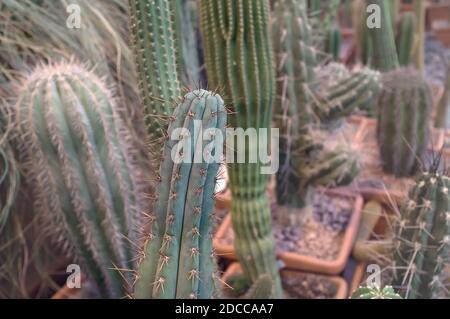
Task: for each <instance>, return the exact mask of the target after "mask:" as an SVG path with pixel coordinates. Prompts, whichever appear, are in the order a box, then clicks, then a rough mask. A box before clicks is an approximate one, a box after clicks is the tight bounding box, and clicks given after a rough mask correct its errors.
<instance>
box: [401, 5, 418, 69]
mask: <svg viewBox="0 0 450 319" xmlns="http://www.w3.org/2000/svg"><path fill="white" fill-rule="evenodd" d="M415 25H416V17H415V16H414V14H413V13H412V12H405V13H404V14H403V16H402V19H401V21H400V30H399V33H398V36H397V39H398V40H397V43H398V48H397V51H398V59H399V63H400V65H404V66H406V65H409V64H410V63H411V58H412V53H413V47H414V37H415V33H414V29H415Z"/></svg>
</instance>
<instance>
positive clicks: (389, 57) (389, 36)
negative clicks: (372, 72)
mask: <svg viewBox="0 0 450 319" xmlns="http://www.w3.org/2000/svg"><path fill="white" fill-rule="evenodd" d="M367 5H376V6H378V7H379V8H380V9H381V12H380V13H381V17H380V19H381V26H380V28H370V29H369V34H370V35H371V37H372V49H373V58H372V65H373V67H374V68H375V69H377V70H379V71H382V72H386V71H390V70H393V69H396V68H397V67H398V66H399V61H398V56H397V49H396V46H395V37H394V30H393V24H392V18H391V12H390V11H391V10H390V5H389V1H385V0H368V1H367Z"/></svg>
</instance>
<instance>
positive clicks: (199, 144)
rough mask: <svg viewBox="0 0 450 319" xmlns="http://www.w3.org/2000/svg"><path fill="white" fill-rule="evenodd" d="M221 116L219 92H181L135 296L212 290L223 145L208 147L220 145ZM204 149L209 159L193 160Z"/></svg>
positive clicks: (172, 295)
mask: <svg viewBox="0 0 450 319" xmlns="http://www.w3.org/2000/svg"><path fill="white" fill-rule="evenodd" d="M226 119H227V116H226V109H225V107H224V103H223V100H222V99H221V97H220V96H218V95H217V94H215V93H212V92H208V91H205V90H196V91H192V92H190V93H188V94H186V95H185V96H184V98H183V101H182V102H181V103H180V104H179V105H178V107H177V108H176V109H175V111H174V113H173V116H172V117H171V122H170V125H169V131H168V136H169V137H170V139H169V140H167V141H166V143H165V147H164V154H163V156H164V160H163V162H162V164H161V167H160V172H159V176H160V178H159V184H158V186H157V189H156V194H157V198H156V201H155V203H154V212H153V213H152V214H151V216H150V224H151V231H150V233H148V234H147V235H146V240H145V247H144V250H143V252H142V254H141V258H140V262H139V269H138V272H137V277H136V285H135V291H134V297H136V298H169V299H173V298H201V299H205V298H211V297H212V296H214V294H216V293H217V291H216V286H215V282H216V278H217V274H216V273H215V268H216V264H215V258H214V254H213V250H212V240H211V236H212V230H213V225H214V219H213V209H214V186H215V183H216V175H217V171H218V169H219V165H220V158H221V155H222V150H220V149H218V148H210V146H211V145H212V144H211V143H213V142H218V143H219V144H218V145H220V146H221V147H222V145H223V140H222V142H221V143H220V141H221V140H220V139H219V138H221V137H222V138H223V137H224V136H225V124H226ZM198 123H201V128H202V130H203V131H202V130H200V127H199V126H198ZM207 134H209V135H207ZM205 136H206V137H207V138H205ZM174 138H175V140H174ZM178 138H180V140H178ZM211 139H212V140H213V141H211ZM216 139H217V140H216ZM180 143H181V144H180ZM213 145H215V144H213ZM182 146H184V147H182ZM187 146H190V149H189V148H187ZM207 153H209V154H210V155H211V156H212V158H210V159H209V158H200V160H198V159H197V160H196V156H198V154H200V156H201V155H202V154H207ZM177 157H180V158H179V160H175V159H176V158H177Z"/></svg>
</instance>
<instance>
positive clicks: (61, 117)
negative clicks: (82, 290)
mask: <svg viewBox="0 0 450 319" xmlns="http://www.w3.org/2000/svg"><path fill="white" fill-rule="evenodd" d="M14 116H15V119H16V120H17V123H16V124H17V125H16V127H15V131H14V132H15V134H16V136H15V138H17V141H18V142H17V145H18V147H19V154H21V156H22V157H23V158H21V159H20V161H21V162H22V163H24V165H25V167H26V179H27V183H29V184H30V185H31V186H32V190H33V198H34V203H35V209H36V213H38V214H41V216H43V217H45V218H46V220H47V221H48V225H46V227H45V229H47V230H49V231H50V232H51V233H52V234H54V235H55V238H56V240H57V241H58V243H60V244H61V246H62V247H63V248H66V249H67V250H69V251H70V252H71V253H75V255H77V256H78V258H79V259H80V260H81V262H82V263H83V264H84V267H85V268H84V272H85V273H86V274H87V275H88V277H89V278H90V279H91V280H93V281H95V282H96V284H97V286H98V288H99V290H100V292H101V293H102V295H103V296H107V297H114V298H119V297H123V296H124V295H125V294H126V293H127V285H126V284H127V283H126V282H124V280H123V278H125V279H130V281H131V278H128V277H130V276H129V275H130V273H129V272H125V273H124V274H123V276H124V277H123V278H122V275H121V274H120V273H119V271H118V270H117V269H115V268H118V269H123V270H126V269H128V270H133V269H134V262H133V250H134V248H133V247H134V246H133V245H134V244H131V243H137V238H138V234H137V229H138V227H139V226H140V221H139V214H140V213H141V212H142V211H145V206H144V205H143V203H144V198H143V196H142V195H141V194H142V190H143V189H142V184H141V183H142V181H141V180H140V178H142V175H141V174H142V172H140V169H139V168H138V167H137V165H135V163H134V160H133V158H134V155H136V154H135V152H134V151H133V150H132V149H131V147H130V136H129V133H128V131H127V129H126V126H125V125H124V123H122V121H121V119H120V118H119V116H118V114H117V107H116V105H115V103H114V99H113V97H112V94H111V92H110V90H108V89H107V88H106V87H105V85H104V84H103V83H102V81H101V80H100V79H99V78H98V77H97V76H96V75H94V74H93V73H91V72H89V71H87V70H85V69H84V68H83V67H81V66H78V65H76V64H72V63H61V64H56V65H50V66H43V67H40V68H38V69H36V70H35V71H34V73H33V74H31V75H30V76H29V77H28V78H27V79H26V81H25V82H24V84H23V85H22V87H21V89H20V92H19V98H18V102H17V106H16V108H15V114H14Z"/></svg>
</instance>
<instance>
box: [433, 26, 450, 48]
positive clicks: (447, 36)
mask: <svg viewBox="0 0 450 319" xmlns="http://www.w3.org/2000/svg"><path fill="white" fill-rule="evenodd" d="M433 32H434V34H435V36H436V39H437V40H439V42H441V43H442V45H443V46H445V47H446V48H450V22H447V24H446V25H436V26H435V27H433Z"/></svg>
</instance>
